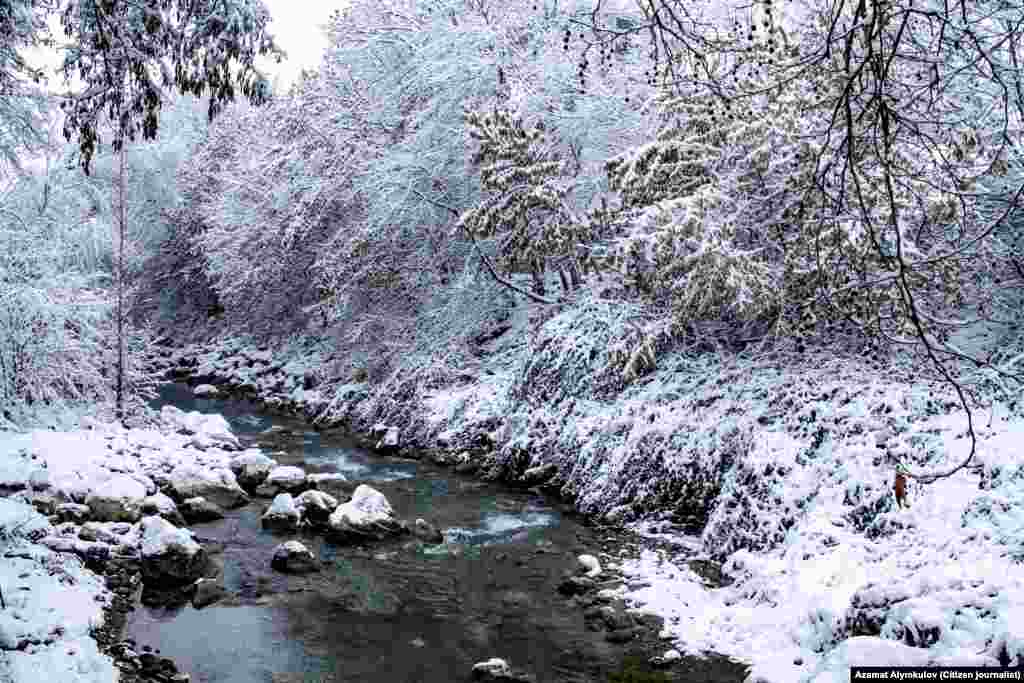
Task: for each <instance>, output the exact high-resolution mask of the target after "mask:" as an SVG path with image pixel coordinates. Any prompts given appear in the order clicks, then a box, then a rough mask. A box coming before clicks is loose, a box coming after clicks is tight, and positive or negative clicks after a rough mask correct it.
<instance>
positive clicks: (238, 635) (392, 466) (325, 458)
mask: <svg viewBox="0 0 1024 683" xmlns="http://www.w3.org/2000/svg"><path fill="white" fill-rule="evenodd" d="M160 400H161V402H163V403H171V404H173V405H176V406H178V407H179V408H182V409H184V410H193V409H195V410H200V411H203V412H219V413H222V414H223V415H224V416H225V417H226V418H227V419H228V421H229V422H230V423H231V425H232V427H233V428H234V429H235V430H236V433H237V434H238V435H239V438H240V439H241V440H242V441H243V443H245V444H246V445H254V444H258V445H260V446H261V447H263V448H264V449H265V450H266V451H268V452H273V451H283V452H282V453H277V454H275V455H274V457H275V458H277V459H278V460H279V461H280V462H282V463H283V464H301V465H303V466H304V467H305V468H306V469H307V471H322V472H330V471H341V472H343V473H344V474H345V475H346V476H348V477H349V478H350V479H352V480H353V481H355V482H366V483H368V484H370V485H371V486H373V487H375V488H377V489H378V490H380V491H381V492H382V493H384V495H385V496H386V497H387V498H388V500H389V501H390V502H391V504H392V506H393V508H394V509H395V511H396V513H397V514H398V515H399V516H400V517H401V518H403V519H409V520H412V519H415V518H416V517H424V518H426V519H428V520H429V521H431V522H433V523H434V524H436V525H438V526H439V527H440V528H441V529H443V530H445V541H446V542H445V544H443V545H441V546H434V547H431V546H424V545H422V544H421V543H419V542H418V541H415V540H411V538H410V537H403V538H402V539H400V540H398V541H394V542H387V543H384V544H380V545H373V546H368V547H338V546H335V545H332V544H331V543H328V542H326V541H324V540H323V539H322V538H320V537H319V536H316V535H312V534H306V533H302V532H300V533H292V534H284V535H281V534H273V533H271V532H268V531H264V530H263V529H261V528H260V522H259V516H260V514H261V512H262V509H263V507H264V506H265V505H267V504H268V502H269V501H266V500H259V499H256V500H255V502H254V503H253V504H251V505H249V506H247V507H245V508H242V509H239V510H233V511H231V512H229V513H228V515H227V518H226V519H224V520H221V521H217V522H213V523H209V524H201V525H196V526H195V527H193V529H194V531H195V532H196V533H197V534H198V535H199V536H200V537H202V538H203V539H210V540H212V541H215V542H219V543H214V544H212V547H214V548H217V547H221V546H222V547H223V551H222V552H221V553H219V554H216V555H215V559H216V560H217V561H219V562H221V563H222V564H223V573H222V576H223V582H224V586H225V588H226V589H227V591H228V594H229V598H227V599H226V600H223V601H221V602H219V603H216V604H214V605H212V606H209V607H206V608H204V609H202V610H195V609H193V608H192V607H191V606H185V607H182V608H177V609H173V610H170V609H151V608H147V607H139V608H138V609H137V610H136V611H135V612H134V613H132V614H131V615H130V616H129V619H128V624H127V626H126V633H125V635H126V636H127V637H132V638H134V639H135V640H137V641H138V643H139V645H140V646H141V645H142V644H149V645H151V646H153V647H155V648H159V649H160V650H161V651H162V653H163V654H164V655H166V656H169V657H172V658H173V659H174V660H175V661H176V662H177V663H178V665H179V667H181V669H182V670H184V671H186V672H188V673H190V674H191V675H192V680H193V681H194V682H196V683H207V682H209V683H214V682H216V683H267V682H274V683H283V682H286V681H287V682H292V681H303V682H311V681H382V682H391V681H394V682H397V683H406V682H409V683H412V682H424V683H427V682H430V683H433V682H437V683H441V682H444V683H449V682H451V681H462V680H468V679H469V672H470V670H471V668H472V665H473V664H474V663H475V662H479V661H482V660H485V659H488V658H490V657H503V658H505V659H507V660H508V661H509V663H510V664H512V665H513V666H514V667H515V668H516V669H518V670H524V671H527V672H530V673H532V674H534V675H535V676H536V678H537V681H539V682H545V681H551V682H554V681H581V682H582V681H606V680H608V672H609V671H613V670H617V669H618V665H617V662H618V661H619V660H620V659H621V652H622V647H623V646H621V645H614V644H611V643H608V642H606V641H605V640H604V637H603V636H604V634H603V633H600V632H594V631H590V630H587V628H586V627H585V624H584V620H583V616H582V613H581V611H580V610H579V609H578V608H574V607H573V606H571V605H569V604H568V602H567V601H566V600H565V599H564V598H563V597H562V596H560V595H558V593H557V592H556V590H555V588H556V586H557V584H558V581H559V580H560V579H561V577H562V572H563V570H565V569H570V568H573V567H574V564H575V562H574V558H575V556H576V554H578V553H580V552H584V551H589V552H594V551H596V550H597V549H598V548H599V546H600V544H599V540H598V538H597V537H596V536H595V532H594V531H592V530H591V529H588V528H586V527H584V526H582V525H580V524H579V523H578V521H577V520H575V519H574V517H573V516H572V515H571V514H569V512H568V511H567V510H565V509H561V508H560V506H559V504H558V503H557V502H555V501H552V500H548V499H545V498H542V497H540V496H537V495H535V494H532V493H530V492H524V491H517V490H514V489H510V488H505V487H502V486H497V485H492V484H485V483H482V482H479V481H475V480H472V479H470V478H465V477H460V476H459V475H456V474H454V473H452V472H450V471H448V470H443V469H441V468H438V467H436V466H434V465H433V464H431V463H427V462H412V461H403V460H399V459H394V458H386V457H380V456H376V455H374V454H371V453H368V452H366V451H364V450H361V449H359V448H357V447H355V446H354V445H353V444H352V443H351V442H349V441H346V440H345V439H341V438H338V437H332V436H327V435H321V434H318V433H316V432H313V431H310V430H309V429H308V428H307V427H306V426H305V425H303V424H302V423H301V422H299V421H296V420H290V419H288V418H283V417H278V416H270V415H268V414H266V413H262V412H260V411H259V409H258V407H257V406H255V405H253V404H251V403H247V402H246V401H243V400H238V399H231V400H199V399H194V398H193V397H192V396H191V394H190V392H189V390H188V388H187V387H183V386H181V385H170V386H167V387H165V388H164V389H163V392H162V394H161V398H160ZM289 538H298V539H299V540H301V541H302V542H303V543H305V544H306V545H307V547H309V548H310V549H311V550H312V551H313V552H314V553H317V554H318V555H319V556H320V558H321V559H323V560H325V561H326V562H327V564H326V565H325V568H324V570H323V571H322V572H320V573H319V574H313V575H310V576H305V577H302V576H288V575H284V574H280V573H278V572H275V571H272V570H271V569H270V557H271V551H272V549H273V547H274V546H275V545H276V544H277V543H280V542H281V541H283V540H287V539H289Z"/></svg>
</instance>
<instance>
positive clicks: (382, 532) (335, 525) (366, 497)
mask: <svg viewBox="0 0 1024 683" xmlns="http://www.w3.org/2000/svg"><path fill="white" fill-rule="evenodd" d="M327 524H328V527H329V529H330V533H331V535H332V536H334V537H336V538H339V539H341V540H349V541H358V540H365V539H367V538H370V539H376V540H381V539H384V538H387V537H388V536H396V535H398V534H400V533H402V532H403V531H405V530H406V529H405V526H404V525H403V524H402V523H401V522H400V521H399V520H398V519H397V518H396V517H395V513H394V511H393V510H392V509H391V504H390V503H388V499H387V498H385V497H384V494H383V493H381V492H380V491H378V490H377V489H374V488H371V487H369V486H367V485H366V484H360V485H359V486H358V487H356V490H355V491H354V492H353V493H352V500H350V501H349V502H347V503H343V504H341V505H339V506H338V507H337V509H336V510H335V511H334V512H333V513H332V514H331V516H330V518H329V519H328V521H327Z"/></svg>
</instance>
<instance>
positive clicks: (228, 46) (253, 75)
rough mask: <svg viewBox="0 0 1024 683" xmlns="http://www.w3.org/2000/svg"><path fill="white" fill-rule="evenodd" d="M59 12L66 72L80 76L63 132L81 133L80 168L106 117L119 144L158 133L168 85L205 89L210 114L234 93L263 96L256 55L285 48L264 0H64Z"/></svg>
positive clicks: (68, 99) (258, 99) (253, 98)
mask: <svg viewBox="0 0 1024 683" xmlns="http://www.w3.org/2000/svg"><path fill="white" fill-rule="evenodd" d="M60 17H61V25H62V26H63V28H64V33H65V35H66V36H67V37H68V39H69V42H68V43H67V44H65V45H63V52H64V63H63V66H62V68H63V71H64V75H65V78H66V79H67V80H68V82H71V81H72V79H76V80H77V81H78V82H80V83H81V88H80V89H76V90H74V91H71V92H68V93H67V95H66V96H65V102H64V111H65V115H66V121H65V125H64V131H65V135H66V136H67V137H68V139H69V140H70V139H71V138H72V137H74V138H76V139H77V140H78V142H79V146H80V149H81V153H82V157H81V160H82V166H83V168H84V169H86V171H87V172H88V170H89V163H90V161H91V159H92V156H93V154H94V152H95V150H96V147H97V144H98V143H99V141H100V135H101V130H102V126H103V124H104V122H103V116H107V117H108V118H109V120H110V121H111V122H112V125H113V128H114V131H115V132H114V135H113V137H114V144H115V146H116V147H120V145H121V143H122V142H123V141H124V140H135V139H136V137H140V136H141V138H142V139H144V140H151V139H153V138H154V137H156V134H157V130H158V128H159V115H160V108H161V106H162V105H163V104H164V102H166V100H167V96H168V92H167V91H168V90H176V91H178V92H181V93H189V94H194V95H196V96H203V95H208V97H207V105H208V114H209V117H210V118H211V119H212V118H213V117H214V116H215V115H216V114H217V113H218V112H219V111H220V109H221V108H222V107H223V106H224V104H225V103H226V102H229V101H232V100H233V99H234V98H235V94H236V91H237V92H238V93H240V94H241V95H243V96H244V97H245V98H246V99H247V100H249V101H250V102H253V103H255V104H260V103H262V102H264V101H266V100H267V99H268V98H269V97H270V84H269V82H268V81H267V79H266V78H265V77H264V76H263V75H262V74H261V73H260V72H259V71H258V70H257V69H256V66H255V59H256V57H257V56H259V55H266V54H271V55H276V56H277V57H278V58H280V57H281V56H282V55H283V53H281V51H280V50H279V48H277V46H276V45H274V42H273V39H272V37H271V35H270V33H269V32H268V30H267V28H268V24H269V23H270V14H269V12H268V11H267V8H266V7H265V6H264V4H263V3H262V1H261V0H230V1H229V2H225V1H224V0H200V1H198V2H196V1H193V0H188V1H185V0H174V1H172V2H160V3H156V2H145V3H134V2H122V1H119V0H115V1H113V2H96V1H95V0H67V2H64V3H62V6H61V9H60Z"/></svg>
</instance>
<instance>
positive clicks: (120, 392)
mask: <svg viewBox="0 0 1024 683" xmlns="http://www.w3.org/2000/svg"><path fill="white" fill-rule="evenodd" d="M125 143H126V141H125V140H124V139H123V138H122V140H121V150H120V153H119V154H118V164H117V166H118V173H117V181H116V183H115V190H116V192H117V203H116V213H117V217H116V220H117V265H116V266H115V268H116V272H117V274H116V276H115V277H116V281H115V283H114V286H115V287H116V288H117V304H116V306H115V309H116V315H117V321H116V323H115V330H116V332H115V334H117V367H116V368H115V371H116V373H117V377H116V379H115V384H114V414H115V416H116V417H117V420H118V422H121V421H123V420H124V375H125V368H124V239H125V233H126V232H127V229H126V223H127V216H126V214H125V205H124V185H125V181H124V176H125Z"/></svg>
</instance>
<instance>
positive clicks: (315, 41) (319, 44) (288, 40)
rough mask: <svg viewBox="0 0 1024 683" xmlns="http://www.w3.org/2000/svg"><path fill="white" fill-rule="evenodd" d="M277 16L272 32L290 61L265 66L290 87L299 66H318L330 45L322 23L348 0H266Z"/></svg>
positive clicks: (274, 15)
mask: <svg viewBox="0 0 1024 683" xmlns="http://www.w3.org/2000/svg"><path fill="white" fill-rule="evenodd" d="M263 2H264V3H266V5H267V8H268V9H269V10H270V16H271V17H273V18H274V21H273V23H272V24H271V25H270V31H271V33H273V35H274V40H275V41H277V44H278V45H280V46H281V47H282V48H284V51H285V52H287V53H288V59H287V61H284V62H281V63H280V64H274V63H273V61H272V60H265V61H264V62H262V63H261V64H260V66H261V68H262V69H263V70H264V71H265V72H267V73H268V74H269V75H270V79H271V81H273V79H274V77H275V76H278V77H280V79H281V87H283V88H287V87H288V85H290V84H291V83H292V81H294V80H295V77H296V76H298V74H299V69H302V68H306V69H309V68H315V67H317V66H319V65H320V57H321V56H322V55H323V53H324V49H325V48H326V47H327V40H326V39H325V38H324V34H323V31H321V30H320V25H321V24H324V23H325V22H326V21H327V19H328V17H330V16H331V12H333V11H334V10H336V9H340V8H342V7H344V6H345V5H347V4H348V3H347V2H346V0H263Z"/></svg>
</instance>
